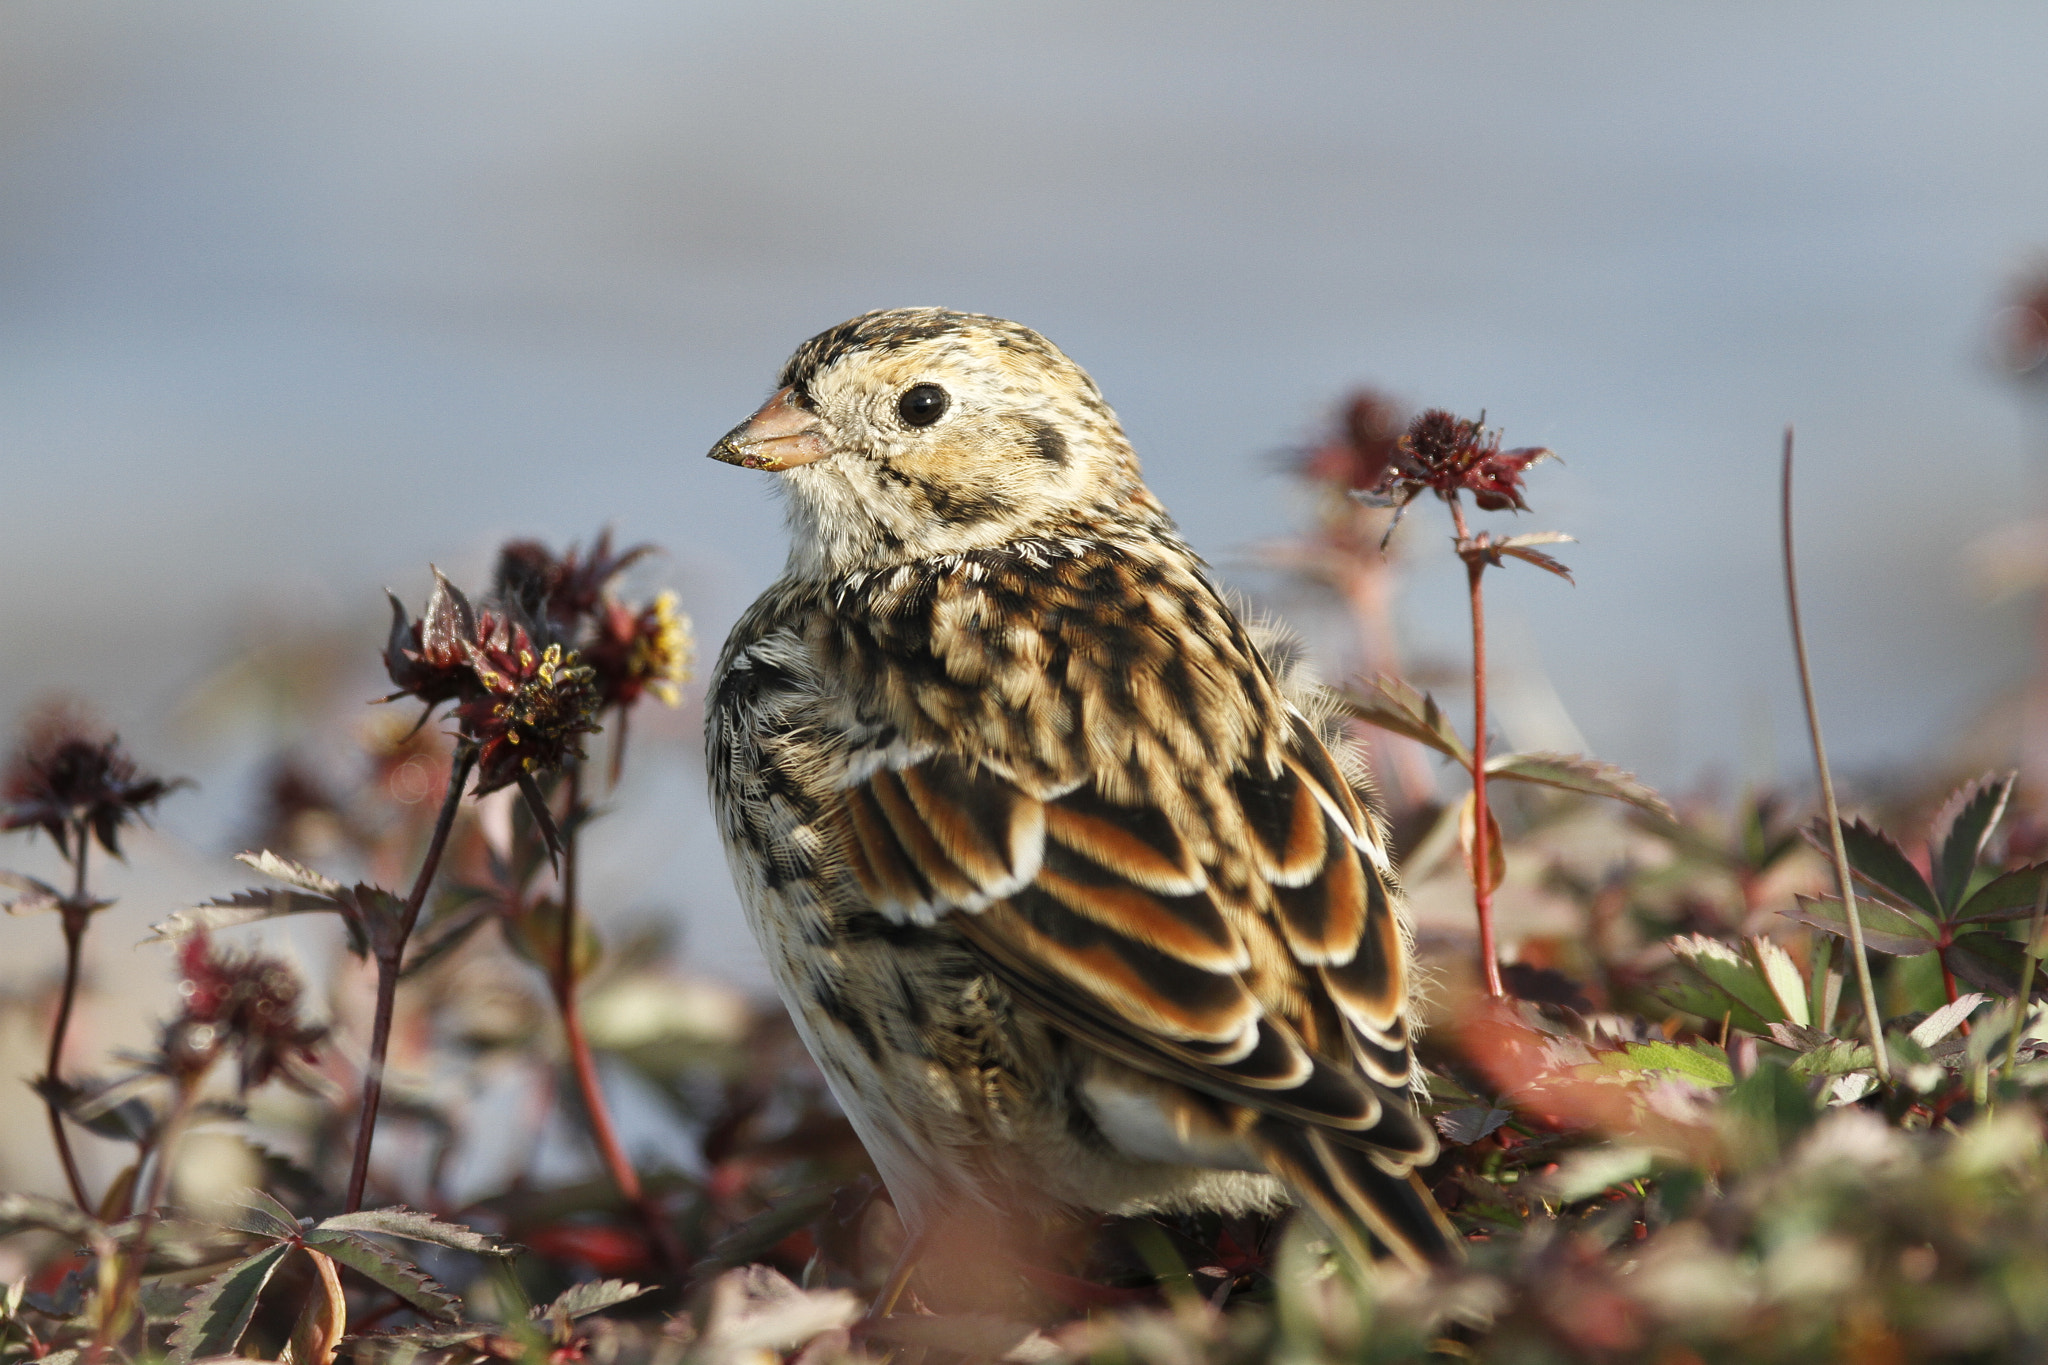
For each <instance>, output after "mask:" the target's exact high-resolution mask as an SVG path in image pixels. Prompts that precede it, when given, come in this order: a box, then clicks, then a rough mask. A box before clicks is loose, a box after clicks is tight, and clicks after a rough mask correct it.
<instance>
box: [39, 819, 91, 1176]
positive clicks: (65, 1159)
mask: <svg viewBox="0 0 2048 1365" xmlns="http://www.w3.org/2000/svg"><path fill="white" fill-rule="evenodd" d="M73 829H74V832H75V833H76V834H77V836H78V859H77V861H76V862H75V863H74V864H73V865H72V877H71V899H70V900H69V901H68V902H66V903H65V905H64V906H63V913H64V992H63V994H62V995H60V996H58V997H57V1022H56V1023H55V1024H54V1025H52V1026H51V1029H50V1057H49V1061H48V1063H47V1064H46V1065H45V1066H44V1067H43V1074H44V1075H45V1076H47V1077H48V1078H49V1079H50V1081H51V1082H52V1083H55V1082H56V1080H57V1069H58V1066H59V1064H60V1063H62V1062H63V1060H64V1038H65V1036H66V1035H67V1034H68V1033H70V1031H71V1008H72V1006H73V1005H74V1004H75V1003H77V1000H78V966H79V959H80V958H81V957H82V956H83V955H84V951H83V950H84V947H85V926H86V923H87V921H88V919H89V917H90V915H91V913H92V912H91V911H89V910H87V909H86V908H85V903H86V901H85V856H86V850H87V848H88V847H89V845H88V844H87V842H86V840H87V838H88V834H87V827H86V823H85V821H83V820H80V821H77V822H76V823H75V825H74V826H73ZM43 1105H44V1107H45V1108H47V1109H48V1110H49V1111H50V1136H51V1138H53V1139H54V1140H55V1141H56V1144H57V1160H58V1161H59V1162H60V1163H62V1165H63V1167H64V1180H65V1183H66V1184H68V1185H70V1186H71V1198H72V1199H73V1200H74V1201H75V1202H76V1203H77V1205H78V1207H79V1209H80V1211H81V1212H84V1213H91V1212H92V1211H93V1208H92V1201H91V1200H90V1199H89V1198H87V1196H86V1193H85V1179H84V1177H82V1176H81V1175H79V1173H78V1157H77V1156H76V1155H75V1154H74V1153H73V1152H72V1150H71V1134H69V1133H68V1132H66V1131H65V1130H64V1111H63V1110H62V1109H59V1108H58V1107H57V1101H56V1100H55V1099H54V1098H50V1097H48V1096H46V1097H44V1100H43Z"/></svg>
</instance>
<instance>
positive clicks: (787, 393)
mask: <svg viewBox="0 0 2048 1365" xmlns="http://www.w3.org/2000/svg"><path fill="white" fill-rule="evenodd" d="M831 453H832V448H831V447H830V446H828V445H826V444H825V436H824V433H823V431H821V430H820V429H819V426H818V415H817V414H816V413H814V412H809V411H807V410H805V409H803V408H801V407H798V406H797V404H796V394H795V391H794V390H791V389H777V390H776V392H775V396H774V397H773V398H770V399H769V400H768V401H767V402H765V403H763V404H762V405H761V410H760V411H759V412H757V413H755V414H754V415H753V416H752V417H749V418H748V419H747V420H746V421H744V422H742V423H740V424H739V425H738V426H736V427H734V428H733V429H732V430H731V431H728V432H727V433H725V435H724V436H722V437H720V438H719V441H718V444H717V445H715V446H713V447H711V458H712V459H714V460H723V461H725V462H726V463H727V464H736V465H739V466H741V467H742V468H745V469H794V468H796V467H797V466H798V465H800V464H809V463H811V461H813V460H822V459H824V458H825V457H826V456H827V455H830V454H831Z"/></svg>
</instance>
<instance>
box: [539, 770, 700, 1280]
mask: <svg viewBox="0 0 2048 1365" xmlns="http://www.w3.org/2000/svg"><path fill="white" fill-rule="evenodd" d="M614 780H616V778H614ZM563 785H564V786H565V787H566V788H567V789H568V794H569V797H568V802H567V804H566V806H565V808H564V811H563V817H562V822H561V824H562V926H561V939H560V941H559V943H558V944H557V945H556V950H555V969H554V971H553V972H552V973H551V979H550V980H549V983H548V984H549V985H550V986H551V987H552V988H553V992H554V997H555V1010H556V1012H557V1013H558V1014H560V1015H561V1016H562V1036H563V1037H564V1038H565V1039H566V1040H567V1041H568V1044H569V1069H570V1070H571V1071H573V1072H574V1073H575V1075H576V1090H577V1093H578V1094H579V1095H581V1096H582V1098H583V1112H584V1113H585V1114H587V1115H589V1117H590V1136H591V1138H592V1140H593V1141H595V1142H596V1144H597V1152H598V1156H599V1157H600V1158H601V1159H602V1160H603V1162H604V1168H605V1170H606V1172H607V1173H608V1174H610V1176H611V1180H612V1184H613V1185H614V1186H615V1187H617V1189H618V1191H619V1197H620V1198H621V1199H623V1200H625V1201H626V1202H627V1203H628V1204H630V1205H631V1206H632V1207H633V1211H634V1212H635V1213H636V1214H638V1215H639V1217H640V1221H641V1223H642V1224H643V1225H644V1226H645V1227H646V1229H647V1235H648V1237H649V1238H650V1239H651V1240H652V1242H653V1244H654V1247H655V1250H656V1252H657V1253H658V1254H659V1255H660V1257H661V1259H662V1261H663V1263H664V1264H666V1265H667V1267H668V1268H669V1269H670V1270H672V1271H676V1272H680V1271H681V1270H682V1269H683V1265H684V1259H683V1252H682V1247H681V1245H680V1244H679V1243H677V1241H676V1239H675V1233H674V1231H673V1230H672V1229H671V1228H670V1227H669V1225H668V1220H667V1219H665V1218H663V1217H662V1214H661V1209H660V1207H659V1206H657V1205H656V1204H655V1202H654V1201H653V1200H652V1199H650V1198H648V1197H647V1192H646V1190H645V1188H644V1187H643V1186H642V1185H641V1183H640V1173H639V1172H638V1171H636V1170H634V1169H633V1159H632V1158H631V1157H629V1156H628V1155H626V1146H625V1144H624V1143H622V1142H620V1141H619V1130H618V1127H617V1125H616V1124H614V1123H613V1122H612V1113H611V1108H610V1107H609V1106H608V1105H607V1104H606V1103H605V1099H604V1087H603V1086H602V1085H601V1084H599V1082H598V1076H597V1057H596V1054H594V1053H593V1052H591V1050H590V1040H589V1039H588V1038H587V1037H585V1036H584V1033H583V1018H582V1016H581V1015H580V1014H578V1013H577V1009H576V938H577V935H576V845H577V836H578V835H579V834H580V833H581V827H582V824H583V811H582V803H583V773H582V769H581V768H580V767H572V768H570V769H569V773H568V776H567V778H566V779H565V781H564V783H563Z"/></svg>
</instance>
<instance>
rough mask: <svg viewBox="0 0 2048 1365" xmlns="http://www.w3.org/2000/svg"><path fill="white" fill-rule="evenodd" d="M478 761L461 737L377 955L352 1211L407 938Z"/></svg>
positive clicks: (365, 1167) (371, 1133)
mask: <svg viewBox="0 0 2048 1365" xmlns="http://www.w3.org/2000/svg"><path fill="white" fill-rule="evenodd" d="M475 766H476V748H475V746H474V745H471V744H470V743H468V742H467V741H458V742H457V744H456V748H455V760H454V764H453V766H452V767H451V769H450V770H449V773H448V790H447V791H446V792H445V793H443V794H442V797H441V813H440V815H439V816H437V817H436V818H435V820H434V833H433V836H432V837H431V838H430V839H429V840H428V843H427V853H426V857H425V858H424V859H423V860H422V861H421V863H420V872H419V876H418V877H416V878H414V879H413V884H412V894H410V895H409V896H407V897H406V898H405V916H404V918H403V919H402V920H401V921H400V922H399V925H398V932H397V933H396V934H394V935H392V936H391V941H390V942H388V943H385V944H382V945H379V947H378V951H377V954H376V957H377V1012H376V1015H375V1016H374V1018H373V1019H372V1021H371V1024H370V1063H369V1069H368V1071H367V1072H366V1074H365V1075H364V1077H363V1109H362V1116H361V1118H360V1119H359V1120H358V1122H357V1124H356V1150H355V1160H354V1162H353V1163H352V1164H351V1165H350V1167H349V1173H348V1204H347V1210H348V1212H350V1213H354V1212H355V1211H356V1210H357V1209H360V1208H361V1207H362V1206H363V1187H364V1185H365V1184H367V1183H368V1181H369V1178H370V1143H371V1141H372V1139H374V1138H375V1137H376V1135H377V1108H378V1106H379V1105H380V1104H381V1103H382V1102H383V1099H384V1058H385V1055H386V1053H387V1052H388V1051H389V1050H390V1047H391V1020H392V1015H393V1013H394V1012H395V1010H396V1009H397V1004H398V977H399V971H400V969H401V968H402V967H403V966H404V964H405V945H406V941H407V940H408V939H410V938H411V937H412V930H413V926H414V925H415V924H417V923H418V922H419V917H420V907H421V906H422V905H424V904H425V903H426V899H427V888H428V887H430V886H431V885H433V881H434V873H435V872H436V871H437V870H439V868H440V866H441V854H442V852H443V851H444V850H445V849H446V848H447V847H448V835H449V832H450V831H451V830H453V829H454V827H455V812H456V810H457V808H458V807H460V806H461V804H462V789H463V788H464V787H465V786H467V785H468V784H469V773H470V769H472V768H473V767H475Z"/></svg>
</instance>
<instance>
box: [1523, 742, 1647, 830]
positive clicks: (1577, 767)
mask: <svg viewBox="0 0 2048 1365" xmlns="http://www.w3.org/2000/svg"><path fill="white" fill-rule="evenodd" d="M1486 773H1487V776H1488V777H1505V778H1509V779H1511V780H1513V781H1516V782H1535V783H1540V784H1541V785H1543V786H1546V787H1556V788H1558V789H1559V790H1561V791H1568V792H1578V793H1580V794H1581V795H1584V796H1605V797H1609V798H1611V799H1612V800H1615V801H1626V802H1627V803H1628V804H1630V805H1632V806H1639V807H1641V808H1642V809H1643V810H1646V811H1648V812H1649V813H1650V814H1652V815H1655V816H1657V817H1659V818H1661V819H1664V820H1671V821H1676V820H1677V818H1678V817H1677V816H1676V815H1675V814H1673V813H1672V810H1671V807H1670V806H1669V805H1667V804H1665V801H1664V798H1663V797H1661V796H1659V795H1658V794H1657V793H1656V791H1655V790H1654V789H1653V788H1651V786H1650V785H1649V784H1648V783H1646V782H1644V781H1643V780H1642V779H1640V778H1638V777H1637V776H1636V775H1635V774H1634V773H1632V772H1628V771H1626V770H1625V769H1622V768H1618V767H1616V766H1615V765H1614V764H1612V763H1603V762H1601V761H1600V760H1599V759H1597V758H1588V757H1586V756H1585V755H1584V754H1558V753H1549V752H1537V753H1526V754H1502V755H1500V756H1499V757H1498V758H1490V759H1488V760H1487V761H1486Z"/></svg>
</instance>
